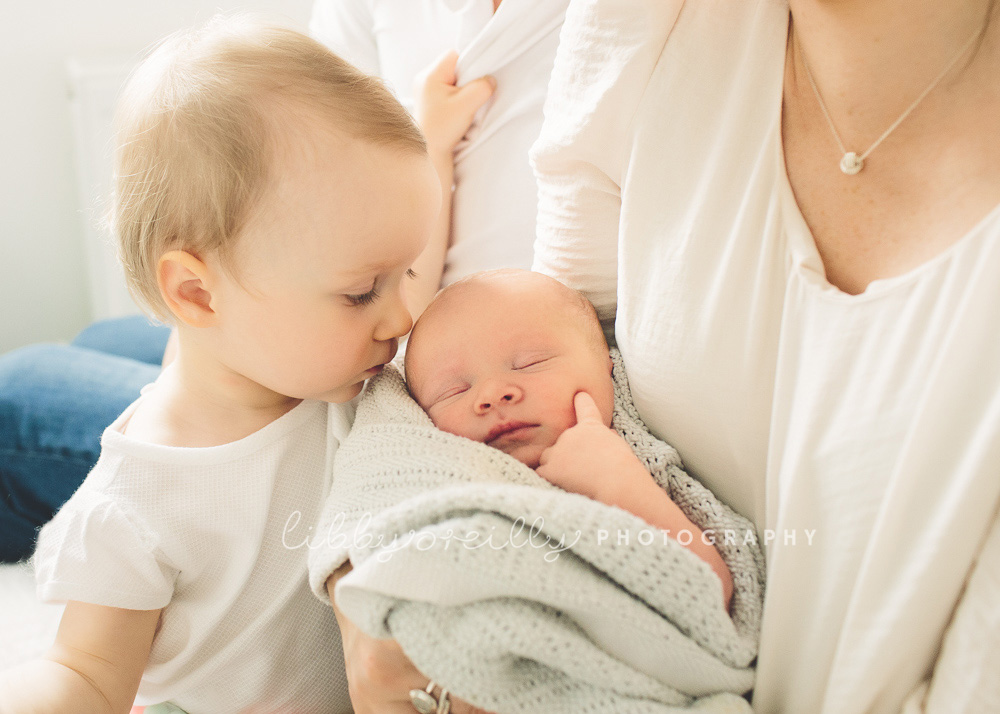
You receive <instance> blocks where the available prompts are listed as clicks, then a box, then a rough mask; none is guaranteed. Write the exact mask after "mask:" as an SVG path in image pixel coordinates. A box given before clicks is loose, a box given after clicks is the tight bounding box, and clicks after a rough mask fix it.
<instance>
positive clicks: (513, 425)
mask: <svg viewBox="0 0 1000 714" xmlns="http://www.w3.org/2000/svg"><path fill="white" fill-rule="evenodd" d="M536 426H538V424H529V423H528V422H526V421H505V422H504V423H502V424H497V425H496V426H495V427H493V428H492V429H490V431H489V433H488V434H487V435H486V439H485V440H484V443H486V444H488V445H489V446H492V445H493V442H494V441H499V440H500V439H501V438H502V437H505V436H510V437H518V436H522V435H523V434H522V432H523V431H526V430H528V429H534V428H535V427H536Z"/></svg>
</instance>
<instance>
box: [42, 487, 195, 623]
mask: <svg viewBox="0 0 1000 714" xmlns="http://www.w3.org/2000/svg"><path fill="white" fill-rule="evenodd" d="M157 546H158V539H157V537H156V535H155V534H154V533H152V532H150V531H149V530H148V529H146V528H144V527H143V525H142V523H141V522H140V521H139V520H138V519H137V518H136V517H135V516H133V515H131V514H129V513H127V512H126V511H125V510H123V509H122V508H121V507H120V506H119V505H118V504H116V503H115V502H114V501H112V500H110V499H109V498H108V497H107V496H106V495H104V494H102V493H100V492H94V491H88V490H87V489H86V487H83V488H81V490H79V491H77V492H76V493H75V494H74V495H73V497H72V498H71V499H70V500H69V501H68V502H67V503H66V504H65V505H64V506H63V507H62V509H61V510H60V511H59V512H58V513H57V514H56V515H55V517H54V518H53V519H52V521H50V522H49V523H48V524H46V526H45V527H44V528H42V530H41V533H40V534H39V537H38V547H37V549H36V550H35V555H34V566H35V579H36V584H37V590H38V597H39V598H40V599H41V600H42V601H43V602H64V601H67V600H76V601H79V602H86V603H91V604H94V605H104V606H107V607H121V608H126V609H129V610H156V609H159V608H162V607H164V606H166V605H167V603H169V602H170V599H171V596H172V594H173V589H174V580H175V578H176V575H177V573H176V570H175V569H173V568H172V567H170V565H169V564H168V563H167V562H165V561H166V559H165V558H164V557H163V556H162V554H161V553H160V551H159V548H158V547H157Z"/></svg>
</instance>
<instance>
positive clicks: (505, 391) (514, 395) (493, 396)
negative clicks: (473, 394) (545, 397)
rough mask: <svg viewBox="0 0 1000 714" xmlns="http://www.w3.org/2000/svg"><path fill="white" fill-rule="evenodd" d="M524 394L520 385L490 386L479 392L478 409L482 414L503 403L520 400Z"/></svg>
mask: <svg viewBox="0 0 1000 714" xmlns="http://www.w3.org/2000/svg"><path fill="white" fill-rule="evenodd" d="M522 396H524V393H523V392H522V391H521V389H520V387H517V386H516V385H513V384H507V385H502V386H500V385H496V386H492V387H488V388H486V389H483V390H482V391H481V392H480V393H479V399H477V400H476V411H477V412H478V413H480V414H482V413H484V412H487V411H489V410H490V409H493V408H495V407H497V406H499V405H501V404H512V403H515V402H519V401H520V400H521V397H522Z"/></svg>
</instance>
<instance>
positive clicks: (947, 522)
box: [533, 0, 1000, 714]
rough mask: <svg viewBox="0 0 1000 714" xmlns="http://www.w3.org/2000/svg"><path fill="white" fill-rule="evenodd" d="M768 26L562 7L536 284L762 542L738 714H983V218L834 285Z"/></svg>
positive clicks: (731, 10)
mask: <svg viewBox="0 0 1000 714" xmlns="http://www.w3.org/2000/svg"><path fill="white" fill-rule="evenodd" d="M788 21H789V15H788V7H787V4H785V3H784V2H782V1H781V0H691V1H690V2H688V3H686V4H684V5H683V6H681V3H680V2H679V1H678V0H674V1H673V2H665V1H664V0H586V1H583V0H581V2H575V3H573V4H571V6H570V9H569V11H568V12H567V17H566V23H565V26H564V30H563V37H562V45H561V47H560V49H559V53H558V54H557V57H556V63H555V69H554V71H553V75H552V86H551V88H550V95H549V99H548V103H547V104H546V123H545V126H544V128H543V131H542V136H541V138H540V140H539V142H538V144H537V145H536V147H535V149H534V150H533V157H534V160H535V161H536V170H537V175H538V178H539V189H540V196H539V235H538V242H537V244H536V248H535V249H536V258H535V267H536V269H540V270H542V271H544V272H547V273H549V274H552V275H554V276H556V277H558V278H560V279H561V280H564V281H565V282H567V283H568V284H570V285H572V286H573V287H576V288H580V289H582V290H583V291H584V292H585V293H586V294H587V295H588V296H589V297H590V298H591V299H592V300H593V301H594V302H595V303H596V306H597V308H598V311H599V313H600V314H601V316H602V318H604V319H605V320H607V321H608V322H609V324H610V322H611V321H613V323H614V331H615V335H616V338H617V342H618V346H619V347H620V348H621V352H622V355H623V357H624V360H625V365H626V368H627V370H628V375H629V381H630V382H631V385H632V392H633V394H634V395H635V400H636V406H637V407H638V409H639V412H640V414H641V415H642V417H643V419H644V420H645V421H646V423H647V424H648V425H649V426H650V427H651V429H652V430H653V432H654V433H655V434H656V435H657V436H658V437H660V438H662V439H664V440H665V441H667V442H669V443H671V444H673V445H674V446H676V447H677V449H678V450H679V451H680V453H681V456H682V457H683V458H684V460H685V463H686V464H687V466H688V467H689V468H690V469H691V470H692V471H693V472H694V473H695V474H697V476H698V477H699V478H701V479H702V480H703V481H704V482H705V484H706V485H707V486H708V487H709V488H711V489H712V490H713V491H714V492H715V493H716V494H717V495H719V497H720V498H722V499H723V500H725V501H727V502H728V503H729V504H730V505H732V506H733V507H734V508H736V510H738V511H740V512H741V513H744V514H746V515H748V516H749V517H751V518H752V519H753V520H754V521H755V522H756V524H757V527H758V531H759V536H760V538H761V539H762V540H763V542H764V543H765V544H766V546H767V548H766V553H767V560H768V590H767V596H766V597H767V599H766V604H765V614H764V619H763V632H762V638H761V643H760V656H759V660H758V669H757V673H758V676H757V684H756V689H755V695H754V700H753V702H754V706H755V709H756V710H757V711H760V712H789V713H791V714H801V713H803V712H809V713H810V714H820V713H823V714H855V713H860V712H899V711H901V710H905V711H907V712H917V711H929V712H931V711H932V712H960V711H961V712H971V711H976V712H979V711H982V712H987V711H992V712H997V711H1000V526H998V520H997V513H998V504H1000V207H998V208H997V209H996V210H994V211H992V212H991V213H990V214H989V215H987V216H985V217H984V218H983V220H982V221H981V222H980V223H979V225H978V226H976V227H975V228H974V229H972V230H971V231H969V233H968V234H967V235H965V236H964V237H962V238H961V239H960V240H959V241H958V242H956V243H955V244H954V245H953V246H952V247H950V248H949V249H947V250H946V251H944V252H943V253H942V254H940V255H939V256H937V257H936V258H934V259H933V260H930V261H928V262H927V263H926V264H924V265H921V266H920V267H918V268H916V269H914V270H912V271H910V272H908V273H907V274H905V275H900V276H898V277H893V278H889V279H885V280H878V281H875V282H873V283H872V284H871V285H870V286H869V287H868V289H867V290H865V292H864V293H862V294H860V295H849V294H846V293H843V292H841V291H840V290H838V289H837V288H836V287H834V286H832V285H830V284H829V283H828V282H827V281H826V279H825V277H824V270H823V265H822V263H821V261H820V257H819V254H818V252H817V249H816V246H815V243H814V241H813V239H812V236H811V235H810V232H809V229H808V228H807V226H806V224H805V222H804V220H803V218H802V215H801V214H800V212H799V209H798V207H797V205H796V202H795V199H794V197H793V194H792V191H791V188H790V186H789V183H788V179H787V174H786V171H785V167H784V163H783V157H782V146H781V131H780V129H781V121H780V120H781V98H782V80H783V73H784V59H785V47H786V38H787V34H788ZM817 150H818V151H819V150H821V151H830V147H829V146H823V147H818V148H817ZM873 160H874V158H873ZM835 162H836V155H834V154H831V165H835ZM963 589H964V590H963ZM956 606H957V607H956Z"/></svg>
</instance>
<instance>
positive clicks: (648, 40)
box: [531, 0, 683, 331]
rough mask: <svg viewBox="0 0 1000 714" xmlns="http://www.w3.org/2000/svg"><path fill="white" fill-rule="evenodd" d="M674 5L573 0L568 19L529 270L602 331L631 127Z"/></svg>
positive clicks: (613, 278)
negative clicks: (590, 315)
mask: <svg viewBox="0 0 1000 714" xmlns="http://www.w3.org/2000/svg"><path fill="white" fill-rule="evenodd" d="M682 4H683V2H682V0H670V1H669V2H664V1H663V0H655V1H654V0H580V1H579V2H572V3H570V5H569V9H568V10H567V11H566V21H565V23H564V25H563V29H562V34H561V35H560V40H559V49H558V51H557V53H556V59H555V65H554V67H553V71H552V79H551V82H550V84H549V94H548V97H547V98H546V102H545V120H544V123H543V125H542V131H541V135H540V136H539V138H538V141H537V142H536V143H535V145H534V146H533V147H532V149H531V162H532V165H533V167H534V169H535V176H536V178H537V180H538V232H537V238H536V241H535V248H534V250H535V259H534V265H533V266H532V267H533V269H534V270H537V271H539V272H542V273H546V274H548V275H551V276H553V277H555V278H557V279H558V280H560V281H561V282H563V283H565V284H567V285H569V286H570V287H572V288H574V289H577V290H580V291H582V292H583V293H584V295H586V296H587V297H588V298H589V299H590V301H591V302H592V303H594V307H595V308H597V314H598V316H599V317H600V318H601V322H602V324H603V325H604V327H605V331H608V330H609V328H610V326H611V324H612V323H613V321H614V316H615V309H616V305H617V263H618V260H617V258H618V228H619V217H620V213H621V200H622V196H621V189H622V185H623V181H624V173H625V169H626V164H627V159H628V153H629V145H630V141H629V127H630V125H631V121H632V117H633V115H634V114H635V110H636V108H637V106H638V104H639V102H640V100H641V99H642V97H643V95H644V93H645V91H646V87H647V85H648V83H649V78H650V75H651V74H652V72H653V69H654V67H655V66H656V62H657V60H658V59H659V57H660V55H661V53H662V51H663V46H664V44H665V43H666V39H667V36H668V35H669V34H670V31H671V29H672V28H673V26H674V23H675V22H676V20H677V16H678V15H679V13H680V10H681V6H682Z"/></svg>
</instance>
